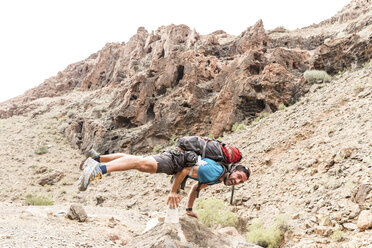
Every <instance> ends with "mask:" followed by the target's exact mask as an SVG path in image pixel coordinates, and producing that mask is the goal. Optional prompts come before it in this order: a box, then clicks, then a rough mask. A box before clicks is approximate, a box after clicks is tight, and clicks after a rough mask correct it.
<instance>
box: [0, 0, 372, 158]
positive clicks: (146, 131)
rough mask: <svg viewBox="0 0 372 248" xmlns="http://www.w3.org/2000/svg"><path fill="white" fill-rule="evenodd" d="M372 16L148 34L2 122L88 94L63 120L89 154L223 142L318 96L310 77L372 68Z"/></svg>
mask: <svg viewBox="0 0 372 248" xmlns="http://www.w3.org/2000/svg"><path fill="white" fill-rule="evenodd" d="M371 16H372V15H371V4H370V2H369V1H352V2H351V3H350V4H349V5H348V6H346V7H345V8H344V9H343V10H341V11H340V12H339V13H338V14H336V15H335V16H334V17H332V18H331V19H329V20H326V21H324V22H322V23H320V24H318V25H313V26H310V27H308V28H304V29H301V30H295V31H287V30H285V29H283V28H277V29H275V30H270V31H266V30H265V29H264V25H263V23H262V21H258V22H257V23H256V24H255V25H254V26H252V27H248V28H247V29H246V30H245V31H244V32H242V33H241V34H240V35H239V36H237V37H234V36H231V35H228V34H226V33H225V32H224V31H216V32H214V33H212V34H209V35H204V36H203V35H200V34H198V33H197V32H196V31H195V30H191V29H190V28H189V27H187V26H186V25H179V26H175V25H170V26H163V27H160V28H158V30H156V31H153V32H151V33H149V32H148V31H147V30H145V29H144V28H139V29H138V31H137V33H136V34H135V35H134V36H133V37H132V38H131V39H130V40H129V41H128V42H127V43H122V44H119V43H108V44H107V45H106V46H105V47H104V48H103V49H102V50H100V51H98V52H97V53H95V54H92V55H91V56H90V57H89V58H87V59H85V60H84V61H81V62H78V63H75V64H72V65H69V66H68V67H67V68H66V69H65V70H64V71H63V72H60V73H58V75H57V76H55V77H52V78H49V79H47V80H46V81H45V82H44V83H43V84H41V85H40V86H38V87H36V88H34V89H31V90H29V91H28V92H26V93H25V94H24V95H23V96H21V97H18V98H15V99H13V100H11V101H8V102H6V103H5V104H3V105H2V108H1V109H0V117H1V118H7V117H10V116H12V115H17V114H24V115H25V114H28V113H30V112H32V110H33V109H35V108H36V105H35V102H34V100H35V99H38V98H42V97H55V96H59V95H62V94H67V93H69V92H71V91H85V92H89V93H90V94H89V97H85V98H83V97H82V98H81V99H77V101H76V102H73V103H70V105H69V109H67V110H66V112H64V113H61V116H60V117H61V118H65V119H66V122H67V123H68V124H69V126H68V127H67V128H66V131H65V134H66V135H67V136H68V138H69V140H70V142H71V144H72V145H77V146H78V147H79V148H80V149H82V150H84V151H86V150H88V149H90V148H92V147H93V146H94V147H95V148H96V149H98V150H99V151H100V152H103V153H107V152H117V151H123V150H124V151H127V152H138V151H149V150H152V147H154V146H155V145H159V144H160V145H166V144H167V143H168V142H169V140H170V138H171V136H172V135H184V134H187V133H188V134H196V135H212V136H214V137H219V136H221V135H222V134H223V132H226V131H229V130H230V129H231V127H232V125H233V124H234V123H236V122H249V121H251V120H252V119H253V118H255V117H256V116H257V115H259V114H260V113H262V112H274V111H276V110H277V109H278V106H279V105H280V104H284V105H286V106H288V105H290V104H292V103H294V102H296V101H297V100H298V99H299V97H300V96H302V95H303V94H304V93H306V92H307V91H308V89H309V87H310V85H308V84H307V83H306V82H305V80H304V78H303V76H302V74H303V72H304V71H305V70H307V69H324V70H326V71H327V72H329V73H330V74H332V75H334V74H336V73H338V72H340V71H343V70H345V69H348V68H352V67H357V66H361V65H362V64H363V63H364V62H366V61H368V60H369V59H370V58H371V57H372V55H371V54H372V45H371V41H372V36H371V33H372V32H371V25H370V24H371V22H372V19H371V18H372V17H371ZM82 95H83V94H82ZM84 96H85V95H84ZM51 107H52V106H51Z"/></svg>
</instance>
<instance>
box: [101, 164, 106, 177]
mask: <svg viewBox="0 0 372 248" xmlns="http://www.w3.org/2000/svg"><path fill="white" fill-rule="evenodd" d="M99 168H100V169H101V171H102V175H105V174H106V173H107V168H106V165H104V164H101V165H100V166H99Z"/></svg>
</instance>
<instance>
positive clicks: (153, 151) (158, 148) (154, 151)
mask: <svg viewBox="0 0 372 248" xmlns="http://www.w3.org/2000/svg"><path fill="white" fill-rule="evenodd" d="M161 149H163V147H162V146H161V145H156V146H154V148H153V149H152V153H154V154H156V153H159V152H160V151H161Z"/></svg>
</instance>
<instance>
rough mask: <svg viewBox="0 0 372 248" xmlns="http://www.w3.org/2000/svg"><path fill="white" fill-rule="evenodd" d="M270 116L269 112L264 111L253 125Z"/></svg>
mask: <svg viewBox="0 0 372 248" xmlns="http://www.w3.org/2000/svg"><path fill="white" fill-rule="evenodd" d="M268 116H269V113H263V114H260V115H259V116H257V117H256V118H255V119H254V120H253V121H252V122H251V125H252V126H254V125H256V124H257V123H258V122H259V121H260V120H261V119H264V118H266V117H268Z"/></svg>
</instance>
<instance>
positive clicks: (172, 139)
mask: <svg viewBox="0 0 372 248" xmlns="http://www.w3.org/2000/svg"><path fill="white" fill-rule="evenodd" d="M177 141H178V138H177V136H176V135H175V134H173V135H172V137H171V138H170V140H169V145H170V146H175V145H176V144H177Z"/></svg>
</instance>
